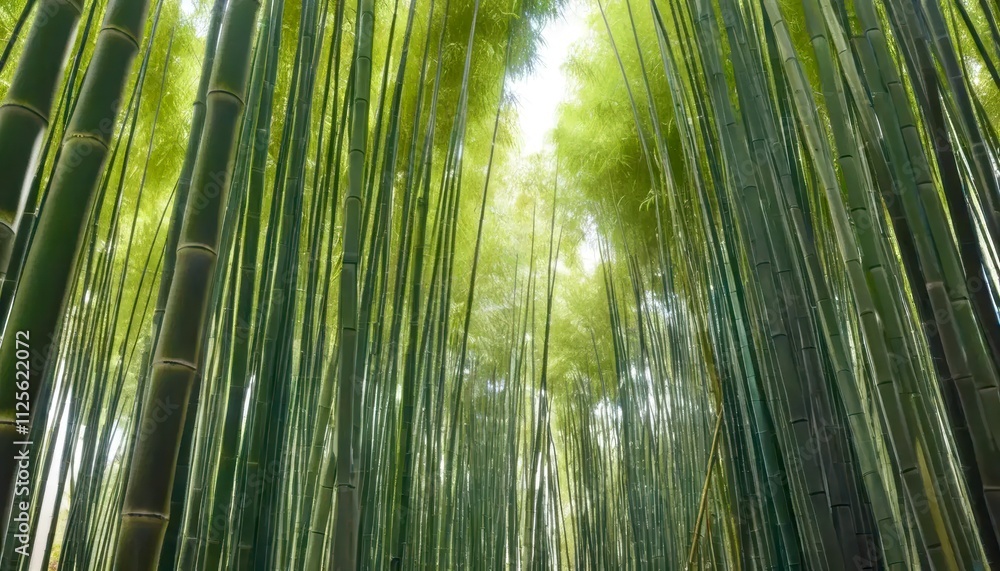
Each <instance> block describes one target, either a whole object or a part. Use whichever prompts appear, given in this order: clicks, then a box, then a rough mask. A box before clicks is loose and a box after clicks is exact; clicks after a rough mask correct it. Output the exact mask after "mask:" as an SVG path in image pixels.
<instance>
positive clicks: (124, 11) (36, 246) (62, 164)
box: [0, 0, 149, 535]
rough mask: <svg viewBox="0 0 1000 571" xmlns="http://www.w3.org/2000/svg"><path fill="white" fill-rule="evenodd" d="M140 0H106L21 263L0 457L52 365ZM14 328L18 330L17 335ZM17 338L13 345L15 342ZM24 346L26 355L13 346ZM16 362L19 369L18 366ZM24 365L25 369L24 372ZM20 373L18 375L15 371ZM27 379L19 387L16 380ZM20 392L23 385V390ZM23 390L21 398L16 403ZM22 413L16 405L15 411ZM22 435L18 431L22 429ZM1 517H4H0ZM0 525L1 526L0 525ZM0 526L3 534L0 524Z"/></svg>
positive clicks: (5, 476) (2, 363) (4, 350)
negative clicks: (21, 405)
mask: <svg viewBox="0 0 1000 571" xmlns="http://www.w3.org/2000/svg"><path fill="white" fill-rule="evenodd" d="M148 4H149V3H148V0H139V1H135V0H131V1H127V0H112V2H111V3H110V4H109V5H108V8H107V12H106V14H105V19H104V27H103V28H102V30H101V32H100V34H99V35H98V38H97V45H96V46H95V48H94V55H93V57H92V59H91V62H90V68H89V69H88V71H87V75H86V77H85V78H84V80H83V85H82V87H81V89H80V93H79V96H78V98H77V102H76V107H75V109H74V111H73V116H72V118H71V119H70V122H69V125H68V126H67V128H66V133H65V135H64V140H63V144H62V148H61V153H60V156H59V160H58V162H57V164H56V166H55V170H54V172H53V174H52V184H51V187H50V188H49V191H48V195H47V197H46V208H44V209H43V210H42V215H41V218H40V220H39V222H38V228H37V231H36V233H35V237H34V240H33V243H32V246H31V249H30V250H29V252H28V257H27V259H26V261H25V266H24V273H23V275H22V276H21V281H20V286H19V288H18V294H17V295H16V296H15V298H14V304H13V307H12V309H11V314H10V317H9V319H8V321H7V328H6V331H7V332H8V333H9V334H7V335H5V336H4V339H3V344H2V346H0V454H2V457H3V458H12V457H13V456H14V454H15V450H16V449H17V448H18V447H17V446H16V445H15V444H14V442H15V441H18V440H20V439H21V438H22V437H20V436H18V434H19V433H18V425H17V424H16V422H15V418H16V415H15V407H16V406H17V402H22V401H23V402H27V403H28V406H29V407H30V405H31V403H33V402H34V401H35V397H36V396H37V395H38V391H39V387H40V385H41V383H42V382H43V379H44V378H45V373H46V371H47V370H54V367H53V366H54V365H55V363H56V359H55V350H56V342H57V339H58V331H59V325H60V321H61V317H62V315H63V313H64V310H65V307H66V304H67V293H68V290H69V288H70V285H71V282H72V276H73V275H74V274H75V269H76V262H77V258H78V252H79V250H80V246H81V243H82V240H83V235H84V232H85V224H86V221H87V218H88V214H89V213H90V210H91V205H92V202H93V198H94V191H95V190H96V188H97V182H98V179H99V178H100V177H101V175H102V173H103V172H104V167H105V164H106V162H107V157H108V150H109V146H110V143H111V138H112V133H113V130H114V126H115V120H116V118H117V117H118V110H119V108H120V107H121V100H122V93H123V91H124V90H125V84H126V82H127V81H128V76H129V72H130V71H131V69H132V62H133V60H134V59H135V56H136V54H137V53H138V51H139V43H140V41H141V38H142V32H143V28H144V27H145V23H146V10H147V8H148ZM18 332H23V334H19V333H18ZM19 340H20V341H21V342H22V345H21V346H18V341H19ZM25 341H27V342H28V343H29V345H30V349H28V352H29V353H30V358H29V359H27V360H24V359H19V358H18V349H22V350H25V348H24V346H23V343H24V342H25ZM19 363H21V364H22V365H21V367H19V366H18V364H19ZM24 364H27V369H24V368H23V367H24ZM17 371H21V373H22V376H21V377H18V376H17ZM16 381H20V382H23V381H27V383H26V384H27V387H24V388H22V387H23V385H19V384H16ZM25 389H26V390H25ZM19 393H23V394H24V396H25V397H26V399H22V401H16V400H15V396H21V394H19ZM22 411H23V409H22ZM22 434H23V433H22ZM14 468H15V464H14V463H12V462H8V461H4V462H3V463H0V494H2V496H0V497H2V500H0V514H6V513H7V511H8V506H9V505H10V504H9V502H10V501H11V498H12V493H13V489H12V484H13V477H14ZM3 521H4V522H6V518H4V520H3ZM0 527H6V525H5V524H0ZM0 531H3V530H2V529H0ZM0 535H2V534H0Z"/></svg>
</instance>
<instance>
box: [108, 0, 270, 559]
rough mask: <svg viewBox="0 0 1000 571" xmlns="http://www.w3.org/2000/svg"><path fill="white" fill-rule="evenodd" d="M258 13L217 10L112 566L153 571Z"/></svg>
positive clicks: (250, 4) (241, 8)
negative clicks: (187, 191)
mask: <svg viewBox="0 0 1000 571" xmlns="http://www.w3.org/2000/svg"><path fill="white" fill-rule="evenodd" d="M259 7H260V2H259V0H234V1H233V2H231V3H230V5H229V8H228V9H227V12H226V18H225V22H224V24H223V30H222V35H221V39H220V41H219V49H218V50H217V54H218V55H217V60H216V62H215V70H214V71H213V74H212V80H211V82H210V84H209V91H208V96H207V108H206V117H205V129H204V131H203V133H202V135H201V143H200V145H199V154H198V159H197V161H196V163H195V167H194V175H193V177H192V184H191V190H192V191H193V193H192V194H191V196H190V197H189V200H188V202H187V204H186V205H185V213H184V220H183V225H182V227H181V233H180V237H179V240H178V245H177V259H176V266H175V273H174V275H173V277H172V280H171V283H170V293H169V297H168V300H167V307H166V311H165V312H164V316H163V325H162V328H161V333H160V336H159V339H158V340H157V344H156V350H155V354H154V355H155V356H154V359H153V364H152V373H151V375H152V376H151V378H150V384H149V389H148V396H147V398H146V406H145V407H144V408H143V411H142V416H141V420H140V423H139V432H138V436H137V441H136V443H135V449H134V451H133V456H132V465H131V470H130V473H129V478H128V485H127V487H126V490H125V500H124V504H123V507H122V527H121V532H120V536H119V538H118V547H117V555H116V560H115V568H116V569H122V570H125V569H128V570H133V569H135V570H138V569H155V568H156V566H157V563H158V561H159V555H160V549H161V547H162V545H163V539H164V534H165V532H166V528H167V524H168V521H169V518H170V492H171V487H172V484H173V479H174V476H175V472H176V469H177V459H178V456H179V454H180V445H181V436H182V432H183V428H184V420H185V416H186V415H187V414H188V410H187V409H188V404H189V402H190V400H191V391H192V388H193V387H194V384H195V378H196V376H197V373H198V370H197V367H198V365H199V363H202V360H201V356H200V355H199V353H200V352H201V350H202V346H203V345H202V337H203V335H204V333H205V327H206V320H207V317H208V316H209V315H210V314H211V311H212V308H211V307H210V305H211V300H212V291H213V289H212V281H213V280H214V277H215V265H216V262H217V259H218V255H219V252H218V250H219V246H220V242H221V229H222V222H223V217H224V214H225V212H224V211H225V208H224V207H225V205H226V204H227V200H226V199H227V197H228V194H229V178H230V176H231V175H232V167H233V156H234V153H235V150H236V139H237V135H238V131H239V126H240V120H241V118H242V115H243V107H244V100H245V97H246V90H247V83H248V81H249V77H250V59H251V54H252V51H253V50H252V46H253V38H254V29H255V26H256V20H257V11H258V9H259Z"/></svg>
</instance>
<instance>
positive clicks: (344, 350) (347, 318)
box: [330, 0, 375, 571]
mask: <svg viewBox="0 0 1000 571" xmlns="http://www.w3.org/2000/svg"><path fill="white" fill-rule="evenodd" d="M374 19H375V16H374V5H373V1H372V0H359V1H358V27H357V29H358V32H357V33H358V51H357V56H356V58H355V61H354V73H355V76H354V77H355V81H354V101H353V102H352V105H353V111H352V112H353V117H352V123H351V144H350V151H349V159H348V161H349V162H348V171H347V176H348V190H347V197H346V198H345V199H344V257H343V266H342V268H341V273H340V303H339V312H338V319H339V321H340V331H341V334H340V343H341V345H340V379H339V392H338V395H337V413H338V414H337V447H336V450H337V460H336V461H337V479H336V488H337V493H336V497H337V504H336V508H335V511H334V524H333V529H334V536H333V551H332V553H331V554H330V568H331V569H333V570H335V571H354V569H355V568H356V567H357V543H358V524H359V523H360V517H359V513H358V512H359V503H358V489H357V482H356V481H355V479H354V470H355V466H354V465H353V464H354V462H353V460H354V456H355V454H354V452H353V450H352V442H353V429H352V427H353V426H354V415H355V413H356V412H359V411H355V410H354V396H355V390H356V389H355V386H354V385H355V382H356V378H355V373H356V371H355V368H356V359H355V353H356V350H357V332H358V309H359V308H358V299H357V298H358V262H359V261H360V259H361V252H360V247H361V225H362V220H361V213H362V211H363V206H364V204H363V197H362V185H363V182H364V180H363V179H364V172H365V155H366V152H367V149H368V102H369V96H370V94H371V73H372V33H373V27H374Z"/></svg>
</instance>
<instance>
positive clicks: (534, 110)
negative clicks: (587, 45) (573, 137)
mask: <svg viewBox="0 0 1000 571" xmlns="http://www.w3.org/2000/svg"><path fill="white" fill-rule="evenodd" d="M586 32H587V7H586V5H585V2H584V1H583V0H570V1H569V2H568V3H567V6H566V7H565V8H564V9H563V10H562V14H560V15H559V16H558V17H557V18H556V19H555V20H552V21H551V22H549V23H548V24H546V25H545V27H544V28H543V29H542V41H541V45H540V46H539V49H538V62H537V64H536V66H535V70H534V72H533V73H531V74H530V75H528V76H525V77H523V78H521V79H519V80H518V81H517V82H516V83H514V85H513V88H512V90H513V92H514V96H515V97H517V101H518V124H519V125H520V128H521V141H520V151H521V155H522V156H527V155H530V154H532V153H537V152H538V151H541V150H543V149H544V148H545V147H546V146H547V144H548V134H549V132H550V131H551V130H552V129H553V128H554V127H555V126H556V109H557V108H558V106H559V103H560V102H561V101H562V100H563V99H564V98H565V97H566V95H567V89H568V85H567V82H566V74H565V73H563V69H562V66H563V64H564V63H566V60H568V59H569V56H570V55H571V53H572V48H573V45H574V44H575V43H576V42H578V41H579V40H580V39H581V38H583V36H584V35H585V34H586Z"/></svg>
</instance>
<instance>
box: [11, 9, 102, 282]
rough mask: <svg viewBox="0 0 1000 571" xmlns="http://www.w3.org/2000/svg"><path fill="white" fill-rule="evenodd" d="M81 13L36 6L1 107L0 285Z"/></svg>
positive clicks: (74, 10)
mask: <svg viewBox="0 0 1000 571" xmlns="http://www.w3.org/2000/svg"><path fill="white" fill-rule="evenodd" d="M82 11H83V2H82V0H47V1H45V2H42V3H41V4H39V6H38V11H37V14H36V15H35V20H34V25H33V26H32V28H31V33H30V34H29V35H28V39H27V42H26V44H25V47H24V51H23V52H22V54H21V61H20V63H19V64H18V66H17V71H16V72H15V74H14V79H13V81H12V82H11V84H10V89H9V90H8V91H7V97H6V98H5V99H4V102H3V105H0V172H2V173H3V178H2V179H0V280H2V279H3V277H4V276H5V275H6V273H7V266H8V264H9V263H10V258H11V253H12V251H13V248H14V236H15V235H16V234H17V228H18V225H19V223H20V221H21V215H22V214H23V213H24V205H25V200H26V199H27V197H28V191H29V189H30V186H31V178H32V177H31V175H32V173H33V172H34V170H35V168H36V167H37V166H38V160H39V156H40V153H41V147H42V139H43V136H44V134H45V131H46V129H48V127H49V122H50V121H51V117H50V114H51V113H52V106H53V103H54V101H55V94H56V91H57V90H58V87H59V83H60V80H61V79H62V75H63V66H64V65H65V64H66V58H67V56H68V55H69V50H70V48H71V47H72V46H73V39H74V38H75V37H76V26H77V23H78V22H79V20H80V14H81V12H82Z"/></svg>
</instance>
